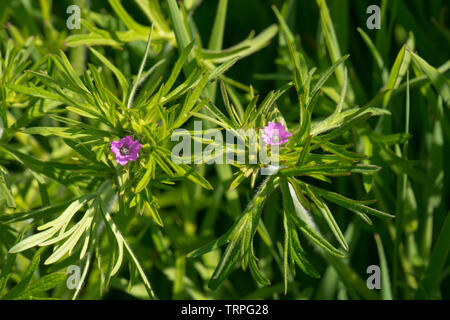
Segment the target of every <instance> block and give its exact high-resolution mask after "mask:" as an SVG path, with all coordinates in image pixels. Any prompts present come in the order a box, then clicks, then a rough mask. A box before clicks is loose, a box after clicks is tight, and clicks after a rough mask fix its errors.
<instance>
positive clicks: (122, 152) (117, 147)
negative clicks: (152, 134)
mask: <svg viewBox="0 0 450 320" xmlns="http://www.w3.org/2000/svg"><path fill="white" fill-rule="evenodd" d="M141 148H142V144H140V143H139V141H137V140H136V141H133V139H131V137H130V136H126V137H125V138H122V139H120V140H119V141H113V142H111V151H112V152H113V153H114V154H115V155H116V161H117V163H118V164H120V165H122V166H124V165H126V164H127V163H128V161H136V160H137V158H138V157H139V154H138V153H139V150H141Z"/></svg>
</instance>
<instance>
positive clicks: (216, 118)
mask: <svg viewBox="0 0 450 320" xmlns="http://www.w3.org/2000/svg"><path fill="white" fill-rule="evenodd" d="M71 4H77V5H79V6H80V8H81V18H82V28H81V30H69V29H67V27H66V19H67V17H68V16H69V14H68V13H66V9H67V7H68V6H69V5H71ZM177 4H178V5H177ZM371 4H377V5H379V6H380V7H381V29H380V30H368V29H367V27H366V20H367V18H368V16H369V15H368V14H367V13H366V9H367V7H368V6H369V5H371ZM448 9H449V8H448V7H446V6H445V3H444V1H440V0H432V1H421V0H412V1H405V0H396V1H386V0H385V1H381V2H380V1H375V3H373V2H372V1H356V0H354V1H351V0H328V1H324V0H317V1H313V0H308V1H295V0H279V1H275V0H273V1H262V0H244V1H234V0H217V1H216V0H208V1H206V0H204V1H199V0H184V1H179V2H177V1H174V0H167V1H166V0H164V1H163V0H160V1H157V0H134V1H132V0H127V1H123V0H122V1H119V0H109V1H106V0H105V1H87V0H78V1H75V0H74V1H66V0H64V1H49V0H40V1H31V0H28V1H27V0H14V1H2V2H0V23H1V25H0V41H1V44H0V52H1V55H0V67H1V68H0V98H1V101H0V118H1V119H0V120H1V121H0V297H2V298H3V299H30V298H38V299H44V298H50V299H54V298H56V299H71V298H78V299H130V298H139V299H148V298H155V297H157V298H159V299H448V298H449V296H450V292H449V289H448V288H449V284H450V277H449V273H450V268H449V264H448V252H449V249H450V216H449V214H450V212H449V207H450V203H449V199H450V186H449V182H450V179H449V173H450V170H449V169H450V168H449V166H450V165H449V162H448V161H446V160H445V159H446V155H447V154H448V153H449V152H450V150H449V148H450V147H449V146H450V144H449V141H450V127H449V121H450V116H449V114H450V110H449V107H450V85H449V80H448V69H449V68H450V61H449V60H448V58H449V56H448V52H449V49H450V45H449V42H450V33H449V30H448V21H447V20H448ZM150 33H151V41H150V42H148V39H149V34H150ZM249 34H250V36H249ZM347 54H349V56H347ZM256 96H259V100H256ZM372 116H373V117H372ZM195 118H197V120H198V119H202V120H203V121H204V128H212V127H220V128H222V129H230V128H233V129H236V128H238V127H245V126H248V127H250V128H252V127H259V128H261V127H262V126H264V124H265V123H266V121H268V120H274V119H279V120H281V121H283V122H284V123H285V124H286V125H287V126H288V128H289V130H290V131H291V132H293V134H294V135H293V137H292V138H291V140H290V142H289V144H288V145H287V146H286V148H285V149H284V150H285V151H284V152H282V153H281V159H282V160H283V161H286V162H284V163H285V164H286V165H287V166H288V168H287V169H282V170H280V171H279V173H278V174H277V175H276V177H275V176H274V177H273V179H269V180H264V179H263V178H264V177H261V176H259V175H258V169H259V167H257V166H256V167H255V166H253V167H252V166H234V167H233V166H228V165H193V166H187V165H175V164H173V163H171V162H170V159H169V154H168V153H167V152H170V147H171V143H170V138H169V139H168V137H170V134H171V133H172V132H173V130H175V129H176V128H186V129H189V130H192V129H193V120H194V119H195ZM127 134H130V135H133V136H134V137H137V138H139V140H140V141H141V142H143V144H144V147H143V151H142V152H141V154H140V160H139V161H138V162H136V163H133V164H129V165H127V166H126V167H124V169H123V170H121V168H120V167H119V166H118V165H117V164H116V163H115V161H114V159H113V157H112V155H111V153H110V151H109V145H110V142H111V141H113V140H117V139H119V138H121V137H123V136H125V135H127ZM294 176H295V177H299V176H300V178H298V180H297V178H294ZM288 185H292V186H296V192H297V196H298V200H297V202H299V201H300V203H301V205H303V206H304V207H306V208H308V209H311V212H312V216H313V218H314V220H315V221H316V223H317V226H318V228H319V229H320V231H321V233H319V234H318V235H317V234H315V233H314V232H313V231H311V230H310V229H308V226H307V225H305V224H304V223H303V222H302V221H301V220H298V218H295V217H296V213H295V212H296V209H298V206H297V208H294V207H295V201H294V202H292V198H291V197H290V196H287V195H289V186H288ZM230 186H231V188H230ZM258 186H260V187H259V188H258ZM280 190H281V192H280ZM323 190H328V191H332V192H334V193H327V192H326V191H323ZM271 191H272V192H271ZM336 194H339V195H341V196H339V195H336ZM342 196H344V197H345V198H344V197H342ZM349 198H351V199H357V200H359V201H353V200H350V199H349ZM302 199H303V200H302ZM308 199H309V200H308ZM325 200H326V203H325ZM371 200H375V201H371ZM389 214H391V215H393V216H395V218H391V217H389ZM368 215H375V217H370V218H369V216H368ZM259 216H261V218H259ZM386 217H387V218H386ZM58 219H59V220H58ZM255 221H256V224H253V223H254V222H255ZM66 227H67V229H68V230H69V231H70V230H71V232H72V233H69V231H67V233H65V231H66ZM230 228H234V229H230ZM229 230H235V232H234V233H233V232H231V231H230V233H227V232H228V231H229ZM236 230H238V231H239V232H238V231H236ZM298 231H301V232H299V233H298V236H297V232H298ZM224 234H225V236H223V235H224ZM297 237H298V239H299V240H298V239H297ZM216 239H217V240H216ZM296 239H297V240H296ZM307 239H308V240H307ZM72 240H73V241H72ZM309 240H312V241H309ZM71 241H72V242H71ZM211 241H213V242H211ZM300 243H301V247H300ZM225 244H227V247H222V246H223V245H225ZM219 247H220V248H219ZM318 248H320V249H318ZM333 254H334V255H333ZM341 256H345V257H341ZM256 257H257V258H256ZM70 265H78V266H80V267H81V270H82V275H83V278H84V282H83V286H82V287H81V288H80V290H69V289H68V288H67V286H66V279H67V276H66V274H65V271H66V270H67V267H68V266H70ZM239 265H241V266H242V267H243V268H238V267H239ZM296 265H297V266H299V268H297V269H296ZM370 265H380V267H381V270H382V285H381V287H382V289H381V290H369V289H368V288H367V286H366V279H367V277H368V274H367V273H366V270H367V267H368V266H370ZM242 269H246V270H244V271H243V270H242Z"/></svg>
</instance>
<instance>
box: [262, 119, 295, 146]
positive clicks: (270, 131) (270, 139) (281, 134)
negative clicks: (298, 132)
mask: <svg viewBox="0 0 450 320" xmlns="http://www.w3.org/2000/svg"><path fill="white" fill-rule="evenodd" d="M261 136H262V138H263V140H264V142H265V143H267V144H268V145H271V146H273V145H280V144H282V143H285V142H287V141H288V138H289V137H290V136H291V133H290V132H289V131H287V130H286V127H285V126H283V124H282V123H281V122H277V123H275V122H272V121H269V125H268V126H265V127H264V133H263V134H262V135H261Z"/></svg>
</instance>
